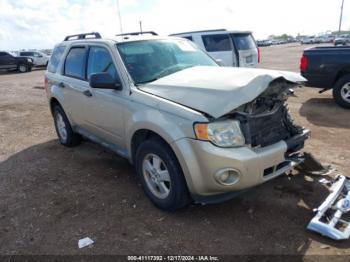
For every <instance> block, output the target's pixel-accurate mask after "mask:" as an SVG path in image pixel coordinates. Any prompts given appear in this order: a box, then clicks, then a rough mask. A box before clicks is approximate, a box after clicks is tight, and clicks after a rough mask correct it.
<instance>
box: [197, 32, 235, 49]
mask: <svg viewBox="0 0 350 262" xmlns="http://www.w3.org/2000/svg"><path fill="white" fill-rule="evenodd" d="M202 39H203V43H204V47H205V50H207V51H208V52H221V51H231V50H232V48H231V43H230V38H229V36H228V35H227V34H221V35H203V36H202Z"/></svg>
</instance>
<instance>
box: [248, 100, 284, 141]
mask: <svg viewBox="0 0 350 262" xmlns="http://www.w3.org/2000/svg"><path fill="white" fill-rule="evenodd" d="M285 115H286V114H285V109H284V107H283V106H281V107H279V109H277V110H276V111H274V112H271V113H268V114H262V115H255V116H254V115H245V117H244V119H242V120H243V121H242V120H241V124H242V129H243V132H244V135H245V139H246V141H247V142H248V143H249V144H251V145H252V146H253V147H255V146H262V147H264V146H268V145H272V144H274V143H277V142H279V141H281V140H285V139H288V138H290V137H291V134H290V132H289V131H288V129H287V127H286V124H285Z"/></svg>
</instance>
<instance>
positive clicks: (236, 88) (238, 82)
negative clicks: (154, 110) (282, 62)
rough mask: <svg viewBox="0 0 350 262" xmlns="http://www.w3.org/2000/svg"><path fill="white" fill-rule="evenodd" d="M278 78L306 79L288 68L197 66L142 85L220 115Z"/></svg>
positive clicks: (156, 93) (250, 99)
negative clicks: (285, 69) (282, 69)
mask: <svg viewBox="0 0 350 262" xmlns="http://www.w3.org/2000/svg"><path fill="white" fill-rule="evenodd" d="M278 78H284V79H285V80H286V81H288V82H292V83H300V82H304V81H306V79H305V78H303V77H302V76H301V75H300V74H297V73H292V72H286V71H275V70H266V69H251V68H249V69H248V68H233V67H213V66H196V67H192V68H188V69H185V70H182V71H179V72H177V73H174V74H171V75H169V76H166V77H163V78H161V79H159V80H157V81H154V82H152V83H149V84H146V85H142V86H139V88H140V89H141V90H143V91H145V92H148V93H151V94H154V95H156V96H159V97H162V98H165V99H168V100H170V101H173V102H176V103H179V104H181V105H184V106H187V107H190V108H193V109H196V110H198V111H201V112H205V113H207V114H209V115H211V116H213V117H215V118H217V117H220V116H223V115H225V114H227V113H229V112H231V111H232V110H234V109H236V108H237V107H239V106H241V105H243V104H246V103H249V102H251V101H253V100H254V99H255V98H257V97H258V96H259V95H260V94H261V93H263V92H264V91H265V90H266V89H267V88H268V86H269V84H270V83H271V82H272V81H273V80H275V79H278Z"/></svg>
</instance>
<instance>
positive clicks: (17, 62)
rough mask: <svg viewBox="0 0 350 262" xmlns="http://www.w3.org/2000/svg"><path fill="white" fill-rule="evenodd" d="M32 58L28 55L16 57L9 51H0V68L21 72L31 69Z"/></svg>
mask: <svg viewBox="0 0 350 262" xmlns="http://www.w3.org/2000/svg"><path fill="white" fill-rule="evenodd" d="M32 67H33V60H32V59H31V58H28V57H17V56H14V55H12V54H10V53H9V52H1V51H0V70H8V71H11V70H18V71H19V72H21V73H24V72H29V71H31V70H32Z"/></svg>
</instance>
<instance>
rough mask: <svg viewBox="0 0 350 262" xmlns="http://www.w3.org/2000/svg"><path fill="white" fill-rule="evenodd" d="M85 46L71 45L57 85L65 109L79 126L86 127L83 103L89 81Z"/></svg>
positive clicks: (86, 100) (85, 101)
mask: <svg viewBox="0 0 350 262" xmlns="http://www.w3.org/2000/svg"><path fill="white" fill-rule="evenodd" d="M87 51H88V49H87V47H86V46H84V45H76V46H72V47H71V48H70V49H69V51H68V53H67V55H66V57H65V61H64V67H63V75H62V76H61V81H60V82H59V83H58V87H59V88H60V89H61V90H62V93H63V98H64V104H65V108H64V109H65V111H67V112H68V113H69V115H70V117H71V119H72V120H73V121H72V122H73V123H74V124H76V125H79V126H81V127H83V128H84V127H86V116H87V115H86V114H87V113H86V108H84V104H86V103H87V102H88V100H89V99H90V98H89V97H88V95H89V94H88V91H89V83H88V81H87V78H86V57H87Z"/></svg>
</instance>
